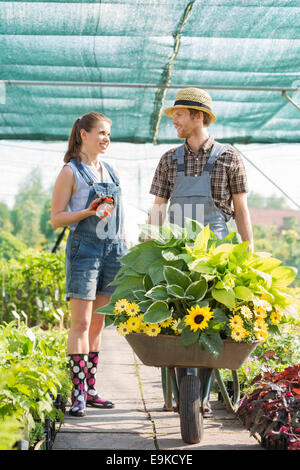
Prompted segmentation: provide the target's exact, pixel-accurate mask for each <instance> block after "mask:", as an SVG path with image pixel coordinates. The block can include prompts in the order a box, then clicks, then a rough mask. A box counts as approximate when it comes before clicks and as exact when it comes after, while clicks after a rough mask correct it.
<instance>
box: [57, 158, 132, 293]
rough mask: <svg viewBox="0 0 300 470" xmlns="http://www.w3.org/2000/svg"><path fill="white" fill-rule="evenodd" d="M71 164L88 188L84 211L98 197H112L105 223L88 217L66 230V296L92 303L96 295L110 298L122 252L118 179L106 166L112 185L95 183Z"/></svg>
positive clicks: (121, 215)
mask: <svg viewBox="0 0 300 470" xmlns="http://www.w3.org/2000/svg"><path fill="white" fill-rule="evenodd" d="M72 162H73V163H74V164H75V165H76V168H77V170H78V171H79V173H80V174H81V176H82V177H83V179H84V180H85V182H86V183H87V184H88V185H89V187H90V192H89V197H88V201H87V203H86V208H87V207H89V205H90V204H91V202H92V201H93V200H94V199H95V198H98V197H101V196H111V197H113V198H114V210H113V212H112V214H111V216H110V217H108V218H107V222H105V221H103V220H100V219H99V217H97V216H96V215H91V216H89V217H87V218H86V219H84V220H81V221H80V222H79V223H78V224H77V226H76V228H75V230H70V233H69V237H68V240H67V246H66V278H67V289H66V297H67V299H69V298H70V297H75V298H80V299H86V300H94V299H95V298H96V294H97V295H106V296H110V295H111V294H112V293H113V291H114V289H115V287H113V286H107V284H108V283H109V282H111V281H112V280H113V279H114V277H115V275H116V274H117V272H118V270H119V269H120V267H121V264H120V261H119V258H120V257H122V256H124V255H125V253H126V245H125V243H124V221H123V208H122V200H121V187H120V182H119V178H118V177H117V176H116V174H115V173H114V172H113V170H112V168H111V167H110V165H108V164H107V163H105V162H102V164H103V165H105V167H106V169H107V170H108V172H109V174H110V176H111V179H112V183H95V182H94V181H93V179H92V177H91V175H89V172H88V171H87V169H86V168H85V167H84V166H83V165H81V164H78V163H77V161H76V159H73V160H72Z"/></svg>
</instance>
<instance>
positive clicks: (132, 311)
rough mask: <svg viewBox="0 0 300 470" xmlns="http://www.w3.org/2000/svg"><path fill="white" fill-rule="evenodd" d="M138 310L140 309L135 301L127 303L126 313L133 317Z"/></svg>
mask: <svg viewBox="0 0 300 470" xmlns="http://www.w3.org/2000/svg"><path fill="white" fill-rule="evenodd" d="M139 311H140V307H139V306H138V304H136V303H135V302H132V303H130V304H128V306H127V307H126V313H127V314H128V315H129V316H130V317H135V316H136V315H137V314H138V313H139Z"/></svg>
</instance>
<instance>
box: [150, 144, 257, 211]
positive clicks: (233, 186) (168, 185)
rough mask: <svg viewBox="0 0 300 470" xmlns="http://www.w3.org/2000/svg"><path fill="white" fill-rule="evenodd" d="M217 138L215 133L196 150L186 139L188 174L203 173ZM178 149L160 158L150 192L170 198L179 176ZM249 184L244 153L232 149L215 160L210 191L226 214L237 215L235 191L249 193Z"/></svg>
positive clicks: (186, 166) (185, 155)
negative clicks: (175, 157) (214, 136)
mask: <svg viewBox="0 0 300 470" xmlns="http://www.w3.org/2000/svg"><path fill="white" fill-rule="evenodd" d="M214 142H215V140H214V138H213V137H212V136H209V138H208V139H207V140H206V141H205V142H204V144H203V145H202V147H201V148H200V149H199V150H198V153H195V152H194V151H193V150H192V149H191V148H190V146H189V144H188V143H187V141H185V144H184V146H185V151H184V161H185V174H186V176H200V175H201V174H202V171H203V167H204V165H205V163H206V162H207V160H208V158H209V154H210V150H211V148H212V146H213V144H214ZM175 151H176V148H173V149H171V150H169V151H168V152H166V153H165V154H164V155H163V156H162V157H161V159H160V161H159V164H158V166H157V168H156V170H155V174H154V177H153V180H152V184H151V188H150V194H154V195H155V196H159V197H163V198H165V199H169V198H170V196H171V194H172V191H173V188H174V181H175V178H176V175H177V164H176V163H174V161H173V159H172V157H173V156H174V155H175ZM247 192H248V184H247V177H246V171H245V166H244V162H243V160H242V157H241V155H240V154H239V153H238V152H237V151H236V150H235V149H234V148H231V149H230V150H227V151H226V152H224V153H223V154H222V155H220V157H219V158H218V160H217V161H216V163H215V165H214V168H213V170H212V173H211V193H212V197H213V200H214V202H215V205H216V206H217V207H218V208H219V209H220V210H221V211H223V212H225V213H226V214H230V215H231V216H233V215H234V211H233V205H232V194H236V193H247Z"/></svg>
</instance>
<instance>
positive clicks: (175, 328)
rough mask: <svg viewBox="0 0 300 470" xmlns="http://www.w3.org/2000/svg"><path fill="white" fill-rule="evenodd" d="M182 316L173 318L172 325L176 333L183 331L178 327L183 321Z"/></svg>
mask: <svg viewBox="0 0 300 470" xmlns="http://www.w3.org/2000/svg"><path fill="white" fill-rule="evenodd" d="M181 321H182V320H181V318H178V320H173V324H172V326H171V328H172V330H173V331H174V333H175V335H180V333H181V332H182V329H179V328H178V325H179V323H181Z"/></svg>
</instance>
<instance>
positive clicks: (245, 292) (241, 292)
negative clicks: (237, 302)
mask: <svg viewBox="0 0 300 470" xmlns="http://www.w3.org/2000/svg"><path fill="white" fill-rule="evenodd" d="M234 293H235V296H236V298H237V299H241V300H246V301H248V302H249V301H250V300H251V299H252V297H253V292H252V290H251V289H249V288H248V287H245V286H237V287H235V288H234Z"/></svg>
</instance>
